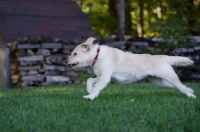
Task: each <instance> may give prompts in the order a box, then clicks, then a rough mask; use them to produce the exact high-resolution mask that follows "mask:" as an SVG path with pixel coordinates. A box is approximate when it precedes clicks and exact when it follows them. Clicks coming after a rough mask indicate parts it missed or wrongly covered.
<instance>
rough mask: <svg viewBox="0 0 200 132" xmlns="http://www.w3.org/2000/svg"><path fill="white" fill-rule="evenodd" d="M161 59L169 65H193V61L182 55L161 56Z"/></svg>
mask: <svg viewBox="0 0 200 132" xmlns="http://www.w3.org/2000/svg"><path fill="white" fill-rule="evenodd" d="M162 59H163V60H164V61H165V62H167V63H168V64H170V65H171V66H190V65H193V63H194V62H193V61H192V60H191V59H189V58H187V57H182V56H165V55H164V56H162Z"/></svg>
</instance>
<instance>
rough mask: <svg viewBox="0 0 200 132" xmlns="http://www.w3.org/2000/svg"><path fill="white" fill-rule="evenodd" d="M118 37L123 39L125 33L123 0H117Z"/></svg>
mask: <svg viewBox="0 0 200 132" xmlns="http://www.w3.org/2000/svg"><path fill="white" fill-rule="evenodd" d="M119 16H120V18H119V38H120V40H123V39H124V34H125V7H124V0H119Z"/></svg>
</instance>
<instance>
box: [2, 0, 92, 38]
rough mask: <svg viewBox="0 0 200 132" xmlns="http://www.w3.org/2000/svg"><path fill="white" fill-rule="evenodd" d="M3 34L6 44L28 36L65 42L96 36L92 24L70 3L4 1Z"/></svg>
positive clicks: (48, 0)
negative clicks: (58, 39) (40, 36)
mask: <svg viewBox="0 0 200 132" xmlns="http://www.w3.org/2000/svg"><path fill="white" fill-rule="evenodd" d="M0 34H1V35H2V37H3V38H4V39H5V40H6V41H14V40H16V39H18V38H21V37H23V36H25V35H29V36H31V37H36V36H39V35H43V36H51V37H53V38H61V39H63V40H67V39H69V38H70V39H71V38H80V37H84V36H85V37H88V36H92V35H93V31H92V28H91V25H90V22H89V20H88V18H87V16H86V14H84V13H83V12H82V11H81V9H80V8H79V7H78V5H77V4H76V3H75V2H73V1H70V0H0Z"/></svg>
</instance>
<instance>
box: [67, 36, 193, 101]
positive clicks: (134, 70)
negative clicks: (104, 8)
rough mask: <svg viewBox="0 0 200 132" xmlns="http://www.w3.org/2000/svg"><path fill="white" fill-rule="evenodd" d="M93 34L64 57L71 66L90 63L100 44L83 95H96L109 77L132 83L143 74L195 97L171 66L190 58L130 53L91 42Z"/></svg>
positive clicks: (142, 77)
mask: <svg viewBox="0 0 200 132" xmlns="http://www.w3.org/2000/svg"><path fill="white" fill-rule="evenodd" d="M94 40H96V39H95V38H92V37H91V38H89V39H87V40H86V42H84V43H82V44H80V45H78V46H77V47H76V48H75V49H74V51H73V52H72V55H71V56H70V57H69V58H67V64H76V66H74V67H73V68H74V69H76V68H81V67H86V66H91V65H92V62H93V60H94V57H95V56H96V54H97V53H96V51H97V49H98V47H100V53H99V56H98V59H97V61H96V63H95V64H94V66H93V67H92V68H93V71H94V73H95V75H96V76H97V77H96V78H89V79H88V80H87V91H88V93H89V95H86V96H83V98H85V99H89V100H93V99H95V98H96V97H98V95H99V93H100V91H101V90H102V89H104V88H105V87H106V85H107V84H108V83H109V82H110V80H111V78H114V79H116V80H117V81H119V82H121V83H131V82H135V81H138V80H141V79H144V78H148V79H149V80H150V81H151V82H153V83H155V84H157V85H160V86H167V87H175V88H177V89H178V90H179V91H180V92H182V93H184V94H186V95H187V96H188V97H192V98H196V96H195V95H194V94H193V93H194V91H193V90H192V89H191V88H188V87H186V86H185V85H183V84H182V83H181V82H180V80H179V78H178V76H177V74H176V73H175V72H174V70H173V68H172V66H188V65H192V64H193V61H192V60H190V59H189V58H186V57H179V56H167V55H149V54H132V53H130V52H123V51H121V50H118V49H116V48H111V47H108V46H105V45H101V46H100V45H98V44H96V43H95V44H93V41H94Z"/></svg>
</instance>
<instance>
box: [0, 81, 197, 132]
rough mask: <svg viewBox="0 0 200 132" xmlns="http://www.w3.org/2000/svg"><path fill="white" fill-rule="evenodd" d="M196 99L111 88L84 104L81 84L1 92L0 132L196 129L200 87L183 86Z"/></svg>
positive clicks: (140, 87)
mask: <svg viewBox="0 0 200 132" xmlns="http://www.w3.org/2000/svg"><path fill="white" fill-rule="evenodd" d="M186 85H187V86H190V87H191V88H193V89H194V91H195V95H196V96H197V99H191V98H187V96H186V95H184V94H182V93H180V92H179V91H178V90H177V89H173V88H163V87H158V86H155V85H151V84H125V85H124V84H123V85H121V84H110V85H108V87H107V88H106V89H104V90H103V91H102V92H101V94H100V96H99V98H97V99H95V100H94V101H87V100H84V99H83V98H82V96H83V95H87V92H86V89H85V87H86V86H85V85H68V86H50V87H40V88H28V89H13V90H2V91H0V106H1V107H0V130H1V131H2V132H4V131H7V132H10V131H148V132H149V131H198V130H200V125H199V124H200V105H199V104H200V99H199V95H200V88H199V86H200V83H188V84H186Z"/></svg>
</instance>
